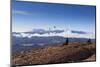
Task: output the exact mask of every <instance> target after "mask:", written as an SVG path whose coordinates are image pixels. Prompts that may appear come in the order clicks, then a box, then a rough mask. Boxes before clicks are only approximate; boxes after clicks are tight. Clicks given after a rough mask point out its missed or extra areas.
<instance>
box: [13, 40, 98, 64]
mask: <svg viewBox="0 0 100 67" xmlns="http://www.w3.org/2000/svg"><path fill="white" fill-rule="evenodd" d="M95 50H96V47H95V44H90V45H87V44H85V43H84V44H82V43H78V42H73V43H69V44H68V45H62V44H61V45H58V46H47V47H44V48H40V49H37V50H34V49H33V50H30V51H21V52H20V53H17V54H15V55H14V56H13V57H12V63H13V65H29V64H34V65H37V64H51V63H65V62H66V63H68V62H80V61H87V60H85V59H88V58H90V57H91V56H92V55H95ZM88 61H89V60H88ZM90 61H95V57H92V60H90Z"/></svg>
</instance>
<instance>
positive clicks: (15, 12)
mask: <svg viewBox="0 0 100 67" xmlns="http://www.w3.org/2000/svg"><path fill="white" fill-rule="evenodd" d="M13 13H14V14H21V15H30V14H31V13H30V12H28V11H22V10H13Z"/></svg>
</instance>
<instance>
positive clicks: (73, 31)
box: [71, 30, 87, 34]
mask: <svg viewBox="0 0 100 67" xmlns="http://www.w3.org/2000/svg"><path fill="white" fill-rule="evenodd" d="M71 32H72V33H77V34H87V32H84V31H76V30H72V31H71Z"/></svg>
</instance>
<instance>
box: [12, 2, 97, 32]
mask: <svg viewBox="0 0 100 67" xmlns="http://www.w3.org/2000/svg"><path fill="white" fill-rule="evenodd" d="M95 12H96V8H95V6H82V5H72V4H50V3H38V2H20V1H15V0H14V1H13V2H12V31H13V32H26V31H32V30H33V29H49V28H51V29H53V28H54V26H56V28H57V29H71V30H78V31H85V32H92V33H95Z"/></svg>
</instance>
